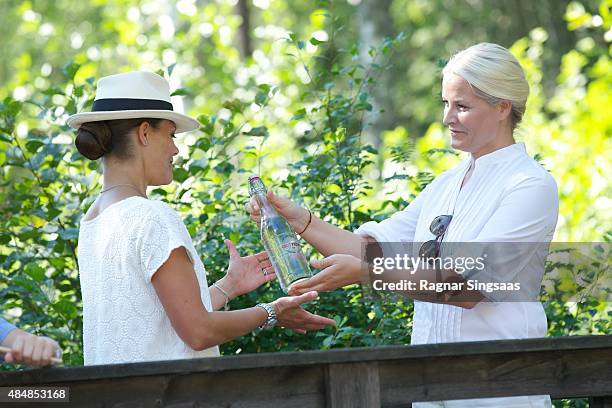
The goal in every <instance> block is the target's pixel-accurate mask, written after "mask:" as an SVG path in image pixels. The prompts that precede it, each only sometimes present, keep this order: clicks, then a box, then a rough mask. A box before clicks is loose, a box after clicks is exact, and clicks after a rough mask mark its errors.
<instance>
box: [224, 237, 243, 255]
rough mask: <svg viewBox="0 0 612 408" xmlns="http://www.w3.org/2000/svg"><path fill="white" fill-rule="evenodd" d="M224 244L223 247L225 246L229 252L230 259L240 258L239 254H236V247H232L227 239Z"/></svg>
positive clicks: (232, 244) (231, 243)
mask: <svg viewBox="0 0 612 408" xmlns="http://www.w3.org/2000/svg"><path fill="white" fill-rule="evenodd" d="M224 242H225V246H227V250H228V251H229V256H230V259H237V258H240V254H239V253H238V249H236V245H234V243H233V242H232V241H231V240H229V239H226V240H225V241H224Z"/></svg>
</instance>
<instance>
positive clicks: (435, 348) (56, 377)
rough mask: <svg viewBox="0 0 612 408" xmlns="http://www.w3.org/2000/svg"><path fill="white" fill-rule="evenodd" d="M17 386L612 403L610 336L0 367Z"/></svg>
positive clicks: (191, 396) (305, 400)
mask: <svg viewBox="0 0 612 408" xmlns="http://www.w3.org/2000/svg"><path fill="white" fill-rule="evenodd" d="M10 386H12V387H17V386H19V387H34V386H63V387H69V390H70V401H71V403H70V404H66V403H58V404H48V403H47V404H45V405H44V406H45V407H51V406H58V407H66V406H68V405H69V406H78V407H174V408H179V407H192V406H193V407H195V406H198V407H199V406H206V407H266V408H271V407H274V408H276V407H292V408H295V407H334V408H335V407H350V408H354V407H368V408H369V407H379V406H383V407H407V406H408V407H409V406H410V405H409V403H410V402H412V401H431V400H448V399H464V398H477V397H502V396H517V395H538V394H548V395H551V397H552V398H577V397H590V398H591V406H592V407H612V336H584V337H563V338H542V339H526V340H502V341H486V342H470V343H449V344H430V345H421V346H406V347H404V346H401V347H400V346H397V347H396V346H393V347H372V348H351V349H335V350H328V351H306V352H298V353H294V352H292V353H260V354H249V355H239V356H227V357H219V358H205V359H197V360H176V361H164V362H155V363H138V364H118V365H107V366H89V367H72V368H50V369H39V370H27V371H19V372H0V387H10ZM0 405H2V404H0ZM8 406H10V405H8ZM14 406H17V407H23V406H25V405H23V404H15V405H14Z"/></svg>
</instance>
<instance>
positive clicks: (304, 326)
mask: <svg viewBox="0 0 612 408" xmlns="http://www.w3.org/2000/svg"><path fill="white" fill-rule="evenodd" d="M318 296H319V295H318V293H317V292H307V293H304V294H303V295H300V296H290V297H282V298H278V299H276V300H275V301H274V302H272V305H273V306H274V310H275V312H276V318H277V319H278V324H279V325H280V326H283V327H286V328H288V329H291V330H293V331H295V332H298V333H301V334H305V333H306V332H307V331H311V330H321V329H324V328H325V327H327V326H332V325H335V324H336V322H335V321H334V320H332V319H328V318H327V317H323V316H319V315H315V314H312V313H310V312H308V311H306V310H304V309H302V308H301V305H303V304H304V303H308V302H311V301H313V300H315V299H316V298H317V297H318Z"/></svg>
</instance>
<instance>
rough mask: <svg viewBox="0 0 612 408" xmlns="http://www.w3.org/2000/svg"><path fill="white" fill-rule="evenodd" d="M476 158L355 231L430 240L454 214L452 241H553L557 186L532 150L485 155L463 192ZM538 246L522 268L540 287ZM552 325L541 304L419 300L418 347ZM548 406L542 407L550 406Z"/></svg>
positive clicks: (529, 332)
mask: <svg viewBox="0 0 612 408" xmlns="http://www.w3.org/2000/svg"><path fill="white" fill-rule="evenodd" d="M472 160H473V159H472V158H471V157H470V158H468V159H466V160H465V161H463V162H462V163H461V164H459V165H458V166H457V167H455V168H453V169H451V170H449V171H446V172H444V173H442V174H441V175H440V176H438V177H437V178H436V179H435V180H434V181H433V182H432V183H430V184H429V185H428V186H427V187H426V188H425V189H424V190H423V191H422V192H421V194H419V195H418V196H417V197H416V199H414V200H413V201H412V202H411V203H410V205H408V207H406V208H405V209H404V210H403V211H400V212H397V213H395V214H394V215H393V216H391V217H390V218H388V219H386V220H384V221H382V222H380V223H377V222H368V223H366V224H364V225H362V226H361V227H360V228H358V229H357V230H356V231H355V232H356V233H357V234H361V235H368V236H371V237H373V238H374V239H376V241H378V242H426V241H428V240H431V239H434V238H435V237H434V236H433V234H432V233H431V232H430V231H429V226H430V224H431V222H432V220H433V219H434V218H435V217H436V216H438V215H442V214H453V219H452V221H451V223H450V225H449V228H448V230H447V232H446V234H445V236H444V241H445V242H488V243H499V242H537V243H549V242H550V241H551V240H552V237H553V233H554V231H555V226H556V223H557V216H558V211H559V204H558V195H557V186H556V183H555V180H554V179H553V177H552V176H551V175H550V174H549V173H548V172H547V171H546V170H545V169H544V168H543V167H541V166H540V165H539V164H538V163H537V162H536V161H535V160H533V159H532V158H531V157H529V155H527V153H526V151H525V146H524V145H523V144H522V143H520V144H513V145H510V146H508V147H505V148H502V149H499V150H496V151H494V152H492V153H489V154H487V155H484V156H482V157H479V158H478V159H476V160H475V162H474V169H473V172H472V175H471V177H470V179H469V180H468V181H467V182H466V183H465V185H464V186H463V188H461V182H462V180H463V178H464V176H465V174H466V172H467V170H468V169H469V167H470V163H471V162H472ZM534 248H537V249H535V250H534V251H532V252H531V253H530V254H528V257H527V258H524V259H522V262H520V265H519V267H520V268H521V269H522V270H521V273H522V274H523V276H533V277H535V279H539V282H541V277H542V275H543V272H544V262H545V259H546V256H547V251H548V248H547V245H544V246H542V245H540V246H535V247H534ZM538 289H539V285H538ZM546 327H547V323H546V315H545V313H544V308H543V306H542V304H541V303H539V302H488V301H483V302H480V303H478V304H477V305H476V306H475V307H474V308H473V309H464V308H461V307H457V306H452V305H447V304H437V303H430V302H422V301H417V300H415V301H414V317H413V332H412V338H411V343H412V344H425V343H447V342H458V341H478V340H496V339H520V338H531V337H544V336H546ZM521 398H522V397H521ZM497 400H499V399H497ZM505 400H508V399H505ZM479 401H481V400H479ZM549 401H550V400H548V403H547V404H546V403H545V404H544V405H541V404H536V406H548V405H549V404H550V402H549ZM464 402H467V401H464ZM532 402H534V401H532ZM499 403H501V401H498V404H499ZM471 406H474V405H473V404H472V405H471ZM477 406H480V405H478V404H477ZM487 406H488V405H487ZM492 406H503V405H492ZM516 406H521V404H517V405H516ZM526 406H529V405H526Z"/></svg>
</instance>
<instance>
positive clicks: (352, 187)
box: [0, 0, 612, 406]
mask: <svg viewBox="0 0 612 408" xmlns="http://www.w3.org/2000/svg"><path fill="white" fill-rule="evenodd" d="M43 3H45V2H32V3H28V2H23V3H22V4H21V5H20V6H19V7H12V8H11V7H9V6H7V5H6V4H3V5H2V6H0V7H4V8H3V9H2V10H7V12H6V13H5V14H4V15H7V16H9V15H10V16H13V17H14V18H15V19H17V20H18V19H19V18H22V19H25V20H27V21H26V24H23V26H20V27H19V31H20V34H21V36H22V37H20V38H25V39H26V40H27V41H28V42H24V44H23V47H16V48H19V49H20V50H21V49H22V48H23V52H21V51H19V55H16V56H15V58H13V59H10V58H7V59H5V60H4V61H3V62H2V63H1V64H0V74H2V75H3V76H1V78H3V79H4V80H5V81H4V83H3V85H2V87H0V92H2V90H3V93H5V94H7V95H9V94H10V95H12V97H11V96H6V97H3V98H2V99H1V102H0V213H1V214H2V215H3V216H2V218H0V224H1V225H0V299H1V300H0V311H2V313H3V314H6V315H8V317H11V318H13V320H14V321H15V322H16V323H18V324H19V325H20V326H21V327H23V328H24V329H26V330H31V331H34V332H38V333H45V334H48V335H51V336H53V337H54V338H56V339H57V340H58V341H59V342H60V343H61V346H62V348H63V350H64V358H65V361H66V363H67V364H70V365H80V364H82V339H81V332H82V320H81V316H82V313H81V308H82V305H81V294H80V288H79V280H78V272H77V259H76V251H77V248H76V243H77V238H78V225H79V220H80V217H81V215H82V214H83V213H84V212H85V211H86V210H87V208H88V207H89V206H90V205H91V203H92V202H93V200H94V199H95V194H96V193H97V192H98V191H99V185H100V180H99V178H100V172H99V168H98V164H97V163H92V162H89V161H87V160H85V159H84V158H83V157H81V156H80V155H79V154H78V153H77V152H76V149H74V147H73V145H72V138H73V132H72V131H70V130H69V129H68V128H67V127H66V126H65V125H64V122H65V119H66V116H67V115H68V114H71V113H74V112H76V111H79V110H82V109H88V107H90V105H91V103H92V97H93V95H94V89H93V83H94V80H93V77H99V76H101V75H105V74H109V73H112V72H116V71H125V70H128V69H129V70H132V69H148V70H152V71H157V70H160V72H161V73H162V74H163V75H165V76H166V77H168V78H170V80H171V81H173V82H174V88H173V89H174V94H175V95H183V96H186V97H187V98H185V101H186V106H185V108H186V111H188V112H190V113H191V114H193V115H196V116H198V119H199V121H200V122H201V123H202V127H201V129H200V130H199V131H198V132H193V133H192V134H188V135H185V136H180V137H179V141H178V144H179V145H180V149H181V153H180V159H179V160H178V163H177V166H176V169H175V174H174V180H175V181H174V183H172V184H171V185H169V186H165V187H160V188H155V189H153V190H152V191H151V192H150V195H151V197H152V198H155V199H162V200H165V201H167V202H169V203H170V204H171V205H172V206H173V207H174V208H175V209H176V210H177V211H179V213H180V214H181V216H182V217H183V219H184V221H185V224H186V226H187V228H188V230H189V232H190V234H191V236H192V237H193V239H194V243H195V245H196V248H197V250H198V252H199V253H200V256H201V257H202V260H203V262H204V265H205V267H206V270H207V271H208V280H209V282H213V281H215V280H217V279H219V278H220V277H221V276H222V275H223V273H224V271H225V268H226V267H227V259H228V254H227V251H226V249H225V247H224V245H223V238H230V239H232V240H233V241H234V242H236V243H238V245H239V250H240V251H241V253H243V254H245V253H254V252H258V251H261V250H262V246H261V244H260V239H259V232H258V231H257V228H256V226H255V225H254V224H253V223H252V222H251V221H250V220H249V219H248V218H247V215H246V213H245V211H244V204H245V203H246V202H247V199H248V197H247V184H246V181H247V176H248V174H250V173H254V172H255V173H258V174H261V175H262V176H263V178H264V181H265V182H266V183H267V184H268V187H270V188H273V189H274V190H276V191H279V190H280V191H281V192H283V193H285V194H287V195H289V196H291V197H292V198H293V199H295V200H297V201H299V202H302V203H304V204H305V205H306V206H308V207H309V208H311V209H312V210H313V211H315V212H316V213H317V214H318V215H320V216H321V217H323V218H324V219H326V220H327V221H329V222H332V223H334V224H336V225H338V226H341V227H343V228H348V229H354V228H355V227H357V226H359V225H360V224H362V223H364V222H366V221H369V220H381V219H384V218H385V217H387V216H389V215H390V214H392V213H393V212H395V211H398V210H400V209H402V208H404V207H405V206H406V205H407V204H408V203H409V202H410V201H412V199H414V197H415V196H416V195H417V194H418V193H419V192H420V191H421V190H422V189H423V188H424V187H425V186H426V185H427V184H428V183H429V182H431V180H432V179H433V177H435V175H437V174H439V173H440V172H442V171H444V170H446V169H448V168H450V167H452V166H453V165H455V164H456V163H457V162H458V160H459V157H458V155H457V153H456V152H453V151H452V150H449V148H448V142H447V136H446V135H445V133H444V130H443V127H442V125H441V124H440V123H439V116H440V115H439V108H438V106H437V103H438V102H437V97H436V95H435V94H436V92H438V88H437V87H438V83H439V76H438V75H439V66H438V61H439V59H440V58H441V57H446V56H448V55H449V53H448V52H447V51H449V50H447V49H445V47H446V46H445V47H442V46H439V45H437V46H433V45H432V46H431V47H424V46H423V45H424V44H426V43H429V42H430V41H433V43H436V41H441V40H444V41H449V44H451V45H452V48H460V47H461V46H464V45H467V44H461V45H459V44H458V43H457V42H458V41H459V40H458V38H459V37H461V36H456V38H450V39H449V33H448V32H447V31H448V30H449V26H448V24H450V20H449V18H450V17H449V15H452V13H445V14H439V13H436V12H435V7H434V6H435V5H436V4H438V3H440V4H438V6H440V7H442V3H445V4H446V3H447V2H442V1H439V2H437V1H436V2H422V1H408V0H402V1H395V2H393V4H392V10H393V11H394V15H393V18H394V21H395V22H402V23H406V24H405V25H406V27H407V30H408V34H409V35H408V36H407V37H408V38H407V40H404V38H405V36H404V35H402V34H400V35H394V36H392V37H389V38H384V39H382V40H381V42H380V43H378V44H377V46H374V47H371V48H368V49H365V50H364V49H363V47H362V46H360V44H358V43H357V42H356V41H355V40H354V38H355V37H356V28H355V27H352V28H351V27H350V26H349V24H348V23H347V20H349V19H348V18H346V17H347V16H348V17H351V16H353V14H354V11H353V8H348V9H347V7H349V6H347V5H337V4H336V5H334V4H332V3H328V2H318V4H317V5H316V7H318V8H317V9H315V10H313V9H312V7H314V6H312V5H311V4H308V2H280V1H273V2H272V4H273V6H272V7H270V9H265V8H261V9H257V10H256V13H255V14H256V16H255V17H256V18H257V21H258V22H259V24H260V25H259V26H258V28H257V29H256V30H255V31H256V32H258V33H259V34H258V36H257V41H256V42H257V44H256V50H255V51H254V53H253V56H252V57H250V58H247V59H244V60H242V59H240V57H239V54H238V52H237V50H236V49H235V48H234V47H233V46H232V44H231V41H228V39H227V36H224V35H223V34H222V33H228V32H230V33H235V31H236V29H237V27H238V24H239V23H238V19H237V18H236V16H234V15H233V14H232V13H233V11H232V10H233V9H232V7H231V5H229V3H225V2H221V1H220V2H208V3H206V4H205V5H204V6H203V7H202V8H198V9H196V10H195V11H193V13H192V12H191V11H189V10H186V11H185V10H183V11H181V12H180V13H178V14H177V15H176V16H175V18H174V20H171V21H169V20H168V19H165V20H164V18H165V17H163V18H162V17H161V16H166V17H168V14H165V13H164V12H163V11H159V12H156V11H154V10H153V11H151V10H148V11H147V12H144V11H143V10H141V8H139V7H134V6H132V8H131V9H136V11H137V12H134V11H130V10H131V9H130V7H128V6H129V5H130V3H129V2H127V1H122V0H113V1H110V2H93V3H94V4H93V6H91V7H89V5H88V6H87V7H85V3H83V5H79V6H77V7H75V8H74V9H71V10H70V12H69V15H68V17H66V16H63V15H61V13H58V12H57V11H54V10H50V9H49V8H48V7H50V6H47V5H46V3H45V4H43ZM54 3H55V7H57V8H58V10H64V9H68V7H67V6H66V4H64V3H65V2H63V1H58V2H54ZM103 3H107V5H106V6H105V5H104V4H103ZM591 3H592V2H584V5H583V6H582V8H581V7H580V6H581V4H583V3H577V2H572V3H571V5H570V7H568V8H567V10H566V11H567V13H566V19H567V23H568V25H569V28H570V29H571V30H573V31H572V33H573V34H575V35H576V38H578V41H577V42H575V43H572V44H571V48H572V49H571V50H569V51H568V52H567V53H565V54H564V55H563V56H562V59H561V63H560V64H558V68H559V76H558V77H556V78H554V77H553V78H546V75H544V74H543V73H544V72H548V71H547V70H546V68H545V66H546V60H547V58H550V55H547V52H548V51H550V48H551V47H548V45H547V44H548V43H547V41H549V40H548V34H547V32H546V30H544V29H536V30H532V31H530V32H526V33H524V34H525V35H524V36H521V38H519V37H513V40H512V43H513V44H514V45H513V46H512V51H513V52H514V53H515V55H516V56H517V57H518V58H519V60H520V61H521V63H522V65H523V66H524V67H525V69H526V71H527V74H528V79H529V81H530V85H531V89H532V97H531V99H530V104H529V106H528V113H527V115H526V119H525V122H524V123H523V124H522V126H521V128H520V132H521V135H523V137H524V139H525V142H526V143H527V145H528V149H529V151H532V152H534V153H535V152H538V153H539V156H538V159H539V160H540V161H541V162H542V164H543V165H544V166H545V167H546V168H547V169H549V171H551V173H552V174H553V175H554V177H555V179H556V180H557V183H558V185H559V190H560V200H561V201H560V211H561V216H560V220H559V224H558V228H557V235H556V240H559V241H589V240H590V241H596V240H601V239H603V238H605V237H609V236H610V231H611V230H612V227H611V226H610V224H609V222H610V221H609V217H607V216H606V215H607V214H609V209H610V206H609V199H608V198H607V197H609V196H610V194H609V193H610V184H609V181H608V178H607V175H608V174H609V173H610V162H609V160H606V159H605V155H604V154H605V152H607V151H611V149H610V147H611V146H610V140H611V138H610V135H611V134H612V129H611V128H612V122H611V119H610V115H609V114H608V112H607V109H608V106H611V105H612V100H611V95H612V92H610V91H611V89H610V88H611V87H612V77H611V76H610V72H612V70H610V58H609V39H608V40H605V39H604V36H605V35H608V36H609V32H610V31H609V30H610V13H609V6H606V4H608V5H609V3H606V2H605V1H602V2H601V7H599V8H597V7H595V8H594V7H592V4H591ZM71 4H72V2H71ZM332 6H333V7H332ZM62 7H63V8H62ZM449 7H450V6H449ZM453 7H454V6H453ZM606 7H607V8H606ZM272 8H273V9H274V10H272ZM453 10H455V9H453ZM472 11H473V10H472ZM483 12H484V11H483ZM32 13H33V14H32ZM139 13H140V14H139ZM351 13H353V14H351ZM0 14H2V13H0ZM125 14H129V15H130V17H129V18H126V17H125ZM472 14H473V13H471V12H470V10H467V11H466V10H463V9H462V10H461V13H460V14H459V15H458V16H457V18H458V19H459V20H461V19H464V18H468V17H469V18H470V19H472V20H473V15H472ZM595 16H600V18H601V22H599V20H598V19H596V18H595ZM26 17H27V18H26ZM69 17H70V18H69ZM78 17H80V18H78ZM342 17H345V18H342ZM160 18H161V19H162V20H163V21H164V22H165V23H164V24H165V26H163V25H162V24H159V23H158V21H159V19H160ZM168 18H169V17H168ZM430 18H431V21H430ZM80 20H83V21H100V22H101V23H100V25H99V30H100V31H99V32H96V36H83V38H82V39H81V40H82V41H83V42H84V43H85V45H83V46H82V47H77V48H74V49H70V50H69V51H65V52H63V53H60V52H55V51H56V50H58V49H61V44H60V43H58V38H60V39H61V38H62V36H61V35H59V36H56V37H57V38H56V37H48V36H44V35H41V38H39V39H36V34H37V33H39V32H41V30H42V29H41V27H42V26H43V25H44V24H51V25H52V26H53V27H55V29H56V30H58V31H59V32H58V34H65V32H64V31H66V32H69V31H70V30H73V31H75V32H76V31H78V30H77V28H78V27H76V26H75V24H76V23H73V21H80ZM593 22H595V23H596V24H594V23H593ZM9 23H10V24H9ZM13 23H14V22H7V24H6V26H5V27H3V28H4V29H6V28H7V27H9V26H10V25H11V24H13ZM408 23H409V24H408ZM438 23H440V24H438ZM83 24H85V23H83ZM279 24H280V25H282V26H283V27H289V28H290V31H286V30H281V29H279V27H278V25H279ZM169 26H172V30H173V31H172V32H173V35H168V33H167V32H165V31H164V30H165V29H168V27H169ZM164 27H165V28H164ZM260 28H261V30H259V29H260ZM96 30H97V28H96ZM258 30H259V31H258ZM42 31H43V32H45V30H42ZM445 32H446V34H444V33H445ZM321 33H325V34H326V35H322V34H321ZM604 33H608V34H604ZM315 34H316V35H315ZM68 36H69V35H68V34H65V35H64V37H66V38H67V37H68ZM92 37H96V38H93V39H92ZM482 37H483V33H480V32H478V33H476V34H474V33H471V34H470V35H469V36H468V40H469V41H470V42H474V41H477V40H482V39H485V38H482ZM143 38H144V41H143ZM486 39H488V40H491V41H495V37H493V38H486ZM37 41H38V43H37ZM62 41H63V40H62ZM74 41H76V40H74ZM466 41H467V40H466ZM40 42H42V45H41V43H40ZM407 42H408V43H409V44H407ZM118 44H121V46H118ZM506 45H510V44H506ZM455 46H456V47H455ZM406 47H408V48H406ZM410 47H412V48H410ZM415 47H416V48H418V50H415ZM28 50H29V51H28ZM43 50H44V52H43ZM364 51H365V52H364ZM15 52H17V51H16V50H13V49H10V50H8V51H7V53H5V55H9V54H10V53H15ZM103 54H104V55H111V56H112V58H110V57H104V58H100V57H99V55H103ZM11 55H12V54H11ZM92 56H93V57H96V56H97V57H96V58H90V57H92ZM9 60H11V61H14V64H15V65H14V66H10V67H7V65H6V64H7V63H8V62H7V61H9ZM66 61H73V62H69V63H66ZM392 62H393V66H392V65H391V63H392ZM45 64H47V65H45ZM9 68H10V69H9ZM401 69H403V70H404V71H401V73H398V72H400V71H399V70H401ZM13 72H14V75H12V74H11V75H9V74H7V73H13ZM390 72H391V73H395V75H396V76H395V81H396V83H394V87H393V89H383V90H384V91H388V93H389V94H390V95H392V96H393V98H395V101H399V102H398V103H397V105H398V106H399V108H398V110H397V112H396V114H398V117H400V118H402V120H401V121H398V123H402V126H398V125H397V124H395V125H394V126H393V127H392V128H388V129H385V130H384V131H383V132H382V134H381V137H380V140H379V143H373V144H367V143H365V142H364V139H366V137H367V136H368V135H367V132H368V130H369V123H370V119H369V118H371V117H372V115H375V114H377V113H379V112H377V110H378V108H377V107H376V104H375V103H374V102H375V99H376V98H377V94H376V90H377V87H378V89H379V90H380V88H381V87H384V86H385V85H384V84H385V83H386V82H384V81H383V78H384V76H385V75H387V74H389V73H390ZM177 78H180V80H181V82H177ZM547 81H548V82H549V83H550V82H551V81H552V87H551V88H548V89H547V88H546V86H547V85H546V82H547ZM381 84H382V85H381ZM395 85H396V86H395ZM432 89H433V91H432ZM408 111H409V112H408ZM421 130H422V131H421ZM373 146H376V147H373ZM307 251H308V256H309V257H314V256H317V254H315V253H314V251H313V249H312V248H307ZM554 267H555V265H553V264H549V265H548V266H547V268H548V269H547V270H548V271H552V270H553V269H554ZM570 269H571V268H570ZM565 281H567V279H566V280H565ZM563 282H564V281H563V280H560V281H559V282H557V283H556V284H557V285H561V284H564V283H563ZM281 294H282V293H281V291H280V288H279V287H278V285H277V284H275V283H272V284H268V285H266V286H265V287H263V288H260V289H259V290H257V291H256V292H254V293H251V294H248V295H245V296H243V297H241V298H238V299H235V300H233V301H232V303H231V307H232V308H234V309H238V308H244V307H249V306H253V305H254V304H256V303H258V302H261V301H270V300H273V299H275V298H277V297H278V296H281ZM545 307H546V312H547V315H548V319H549V335H551V336H564V335H575V334H602V333H603V334H609V333H610V317H611V313H612V312H611V310H610V306H609V302H606V301H601V300H595V299H585V300H584V301H582V302H580V303H569V302H564V301H560V300H558V299H549V301H547V302H546V303H545ZM308 308H309V310H312V311H315V312H318V313H321V314H322V315H325V316H330V317H333V318H334V319H335V320H336V322H337V327H336V328H334V329H331V328H330V329H327V330H325V331H321V332H317V333H309V334H307V335H305V336H304V335H296V334H294V333H292V332H290V331H286V330H283V329H276V330H274V331H272V332H257V333H252V334H249V335H246V336H243V337H241V338H238V339H236V340H234V341H231V342H229V343H227V344H224V345H223V346H222V347H221V349H222V352H223V353H224V354H233V353H251V352H261V351H281V350H306V349H329V348H334V347H354V346H372V345H382V344H408V343H409V341H410V331H411V330H410V329H411V325H412V318H411V316H412V303H411V302H410V301H407V300H403V299H399V298H393V297H391V298H388V299H387V298H386V299H384V301H381V300H380V299H373V298H371V297H369V296H368V295H367V294H364V293H363V292H362V290H361V289H360V288H358V287H356V286H352V287H347V288H345V289H342V290H338V291H335V292H332V293H325V294H322V296H321V298H320V299H319V300H318V301H316V302H314V303H313V304H312V305H310V306H308ZM559 404H561V405H563V404H564V405H563V406H581V405H580V403H576V402H571V403H570V402H567V403H566V402H563V403H559ZM572 404H573V405H572ZM561 405H559V406H561Z"/></svg>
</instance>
